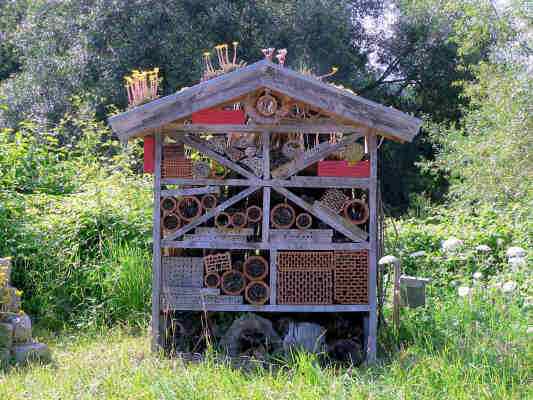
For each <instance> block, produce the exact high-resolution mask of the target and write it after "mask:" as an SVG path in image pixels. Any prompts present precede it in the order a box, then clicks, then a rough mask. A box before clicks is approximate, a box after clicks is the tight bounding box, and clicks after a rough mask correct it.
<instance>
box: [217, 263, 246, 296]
mask: <svg viewBox="0 0 533 400" xmlns="http://www.w3.org/2000/svg"><path fill="white" fill-rule="evenodd" d="M245 287H246V279H245V278H244V275H243V274H242V273H241V272H239V271H237V270H234V269H233V270H231V271H226V272H224V274H223V275H222V278H221V281H220V288H221V289H222V292H223V293H225V294H229V295H233V296H237V295H239V294H241V293H242V292H243V291H244V289H245Z"/></svg>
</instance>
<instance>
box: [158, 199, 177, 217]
mask: <svg viewBox="0 0 533 400" xmlns="http://www.w3.org/2000/svg"><path fill="white" fill-rule="evenodd" d="M177 204H178V203H177V201H176V199H175V198H174V197H171V196H169V197H163V198H162V199H161V211H163V213H165V214H169V213H172V212H174V211H176V206H177Z"/></svg>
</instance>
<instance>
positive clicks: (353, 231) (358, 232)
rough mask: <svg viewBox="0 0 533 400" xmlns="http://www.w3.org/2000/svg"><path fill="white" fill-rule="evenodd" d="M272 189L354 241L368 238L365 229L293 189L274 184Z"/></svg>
mask: <svg viewBox="0 0 533 400" xmlns="http://www.w3.org/2000/svg"><path fill="white" fill-rule="evenodd" d="M272 189H274V190H275V191H276V192H278V193H279V194H281V195H283V196H285V197H286V198H288V199H289V200H290V201H292V202H293V203H294V204H296V205H297V206H299V207H301V208H303V209H304V210H306V211H308V212H309V213H311V214H313V215H314V216H315V217H317V218H318V219H320V220H321V221H322V222H325V223H326V224H328V225H329V226H331V227H332V228H333V229H335V230H336V231H339V232H340V233H342V234H343V235H344V236H346V237H347V238H349V239H351V240H353V241H354V242H362V241H365V240H366V239H367V238H368V234H367V233H366V232H365V231H363V230H362V229H361V228H359V227H357V226H355V225H353V224H351V223H349V222H347V221H345V220H344V219H343V218H342V217H339V216H338V215H336V214H333V213H332V212H328V210H326V209H325V208H323V207H320V206H319V205H318V204H316V203H317V202H315V204H313V205H311V204H309V203H308V202H306V201H305V200H302V199H301V198H300V197H298V196H296V195H295V194H294V193H292V192H291V191H289V190H287V189H285V188H283V187H279V186H273V187H272Z"/></svg>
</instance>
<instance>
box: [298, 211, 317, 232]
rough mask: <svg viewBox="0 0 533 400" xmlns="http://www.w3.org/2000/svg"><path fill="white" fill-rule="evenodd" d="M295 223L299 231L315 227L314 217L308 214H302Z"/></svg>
mask: <svg viewBox="0 0 533 400" xmlns="http://www.w3.org/2000/svg"><path fill="white" fill-rule="evenodd" d="M295 223H296V227H297V228H298V229H309V228H311V225H313V217H311V215H310V214H308V213H301V214H298V215H297V216H296V220H295Z"/></svg>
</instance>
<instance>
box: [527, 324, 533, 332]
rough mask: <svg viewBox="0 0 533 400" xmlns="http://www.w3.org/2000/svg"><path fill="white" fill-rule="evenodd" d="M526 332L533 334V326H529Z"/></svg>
mask: <svg viewBox="0 0 533 400" xmlns="http://www.w3.org/2000/svg"><path fill="white" fill-rule="evenodd" d="M526 332H527V333H529V334H531V333H533V326H528V327H527V331H526Z"/></svg>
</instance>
